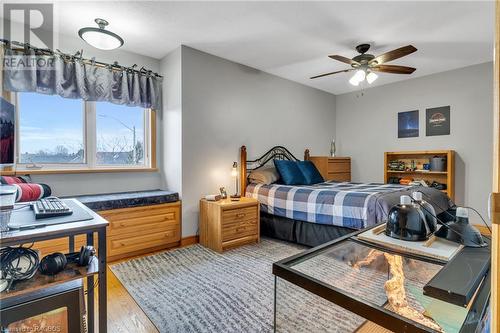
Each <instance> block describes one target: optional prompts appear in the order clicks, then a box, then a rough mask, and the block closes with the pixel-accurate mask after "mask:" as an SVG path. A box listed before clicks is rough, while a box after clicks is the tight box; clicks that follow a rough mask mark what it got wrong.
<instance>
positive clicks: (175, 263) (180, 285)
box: [111, 239, 385, 333]
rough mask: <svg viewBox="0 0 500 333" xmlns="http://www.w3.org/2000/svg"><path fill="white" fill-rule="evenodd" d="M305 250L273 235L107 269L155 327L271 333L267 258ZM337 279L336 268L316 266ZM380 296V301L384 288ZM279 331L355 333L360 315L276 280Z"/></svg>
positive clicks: (179, 251) (271, 301)
mask: <svg viewBox="0 0 500 333" xmlns="http://www.w3.org/2000/svg"><path fill="white" fill-rule="evenodd" d="M303 250H305V248H303V247H301V246H298V245H294V244H290V243H285V242H279V241H275V240H270V239H263V240H262V241H261V242H260V243H259V244H255V245H247V246H243V247H240V248H237V249H234V250H230V251H227V252H224V253H223V254H219V253H217V252H214V251H212V250H210V249H206V248H204V247H202V246H201V245H198V244H197V245H193V246H190V247H186V248H181V249H177V250H173V251H167V252H163V253H159V254H155V255H151V256H147V257H142V258H138V259H133V260H130V261H126V262H122V263H119V264H115V265H112V266H111V269H112V271H113V273H114V274H115V275H116V276H117V277H118V279H119V280H120V281H121V282H122V284H123V285H124V286H125V288H126V289H127V290H128V292H129V293H130V294H131V295H132V297H133V298H134V299H135V300H136V302H137V303H138V304H139V306H140V307H141V308H142V309H143V311H144V312H145V313H146V315H147V316H148V317H149V318H150V319H151V321H152V322H153V323H154V324H155V326H156V327H157V328H158V330H159V331H160V332H169V333H170V332H218V333H219V332H220V333H222V332H231V333H233V332H246V333H252V332H272V331H273V313H274V276H273V274H272V263H273V262H276V261H278V260H280V259H283V258H286V257H289V256H291V255H294V254H296V253H299V252H301V251H303ZM316 268H317V269H322V270H325V272H324V274H328V275H332V278H342V276H344V275H342V274H343V273H342V272H339V270H336V268H335V267H329V266H328V265H325V267H316ZM379 296H380V301H381V302H382V303H383V302H384V301H385V295H384V293H383V290H382V291H381V294H380V295H379ZM277 298H278V302H277V304H278V305H277V310H278V311H277V313H278V318H277V324H278V330H277V331H278V332H308V333H309V332H353V331H354V330H355V329H356V328H357V327H358V326H359V325H361V324H362V323H363V322H364V319H363V318H361V317H359V316H357V315H354V314H353V313H350V312H348V311H346V310H344V309H342V308H340V307H337V306H335V305H334V304H332V303H330V302H328V301H325V300H323V299H321V298H320V297H318V296H316V295H313V294H311V293H309V292H307V291H304V290H302V289H300V288H298V287H296V286H294V285H292V284H290V283H288V282H286V281H284V280H279V283H278V292H277Z"/></svg>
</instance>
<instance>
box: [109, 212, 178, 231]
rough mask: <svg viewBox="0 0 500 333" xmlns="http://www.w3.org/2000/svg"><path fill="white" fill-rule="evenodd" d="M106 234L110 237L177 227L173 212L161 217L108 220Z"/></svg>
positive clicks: (175, 216) (176, 219) (175, 215)
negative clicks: (172, 226) (171, 226)
mask: <svg viewBox="0 0 500 333" xmlns="http://www.w3.org/2000/svg"><path fill="white" fill-rule="evenodd" d="M108 222H109V227H108V234H109V235H110V236H113V235H117V234H127V233H141V232H144V231H147V232H151V231H153V230H163V229H165V228H167V227H168V226H170V225H174V226H176V225H179V219H178V218H177V214H176V213H175V212H170V213H164V214H163V215H152V216H146V217H138V218H134V219H130V218H129V219H115V218H113V219H109V220H108Z"/></svg>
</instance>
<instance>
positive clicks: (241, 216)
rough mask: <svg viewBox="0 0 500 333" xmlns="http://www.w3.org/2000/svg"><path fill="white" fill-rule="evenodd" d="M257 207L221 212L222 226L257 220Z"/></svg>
mask: <svg viewBox="0 0 500 333" xmlns="http://www.w3.org/2000/svg"><path fill="white" fill-rule="evenodd" d="M257 210H258V207H257V206H253V207H245V208H236V209H229V210H224V211H222V226H225V225H229V224H235V223H239V222H242V221H248V220H256V219H257Z"/></svg>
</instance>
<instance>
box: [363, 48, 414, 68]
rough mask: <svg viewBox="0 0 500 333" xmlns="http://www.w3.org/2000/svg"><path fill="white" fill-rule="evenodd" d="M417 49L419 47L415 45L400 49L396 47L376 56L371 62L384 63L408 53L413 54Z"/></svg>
mask: <svg viewBox="0 0 500 333" xmlns="http://www.w3.org/2000/svg"><path fill="white" fill-rule="evenodd" d="M416 50H417V48H416V47H415V46H413V45H407V46H403V47H400V48H399V49H395V50H392V51H389V52H387V53H384V54H381V55H379V56H378V57H375V58H374V59H373V60H371V61H370V63H374V62H377V64H383V63H386V62H389V61H392V60H395V59H398V58H402V57H404V56H407V55H408V54H411V53H413V52H415V51H416Z"/></svg>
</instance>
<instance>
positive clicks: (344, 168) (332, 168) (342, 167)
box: [328, 160, 351, 173]
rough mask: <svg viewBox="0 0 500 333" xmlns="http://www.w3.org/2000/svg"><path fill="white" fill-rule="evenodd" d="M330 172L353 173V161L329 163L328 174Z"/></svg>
mask: <svg viewBox="0 0 500 333" xmlns="http://www.w3.org/2000/svg"><path fill="white" fill-rule="evenodd" d="M330 172H340V173H350V172H351V161H349V160H344V161H336V160H329V161H328V173H330Z"/></svg>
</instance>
